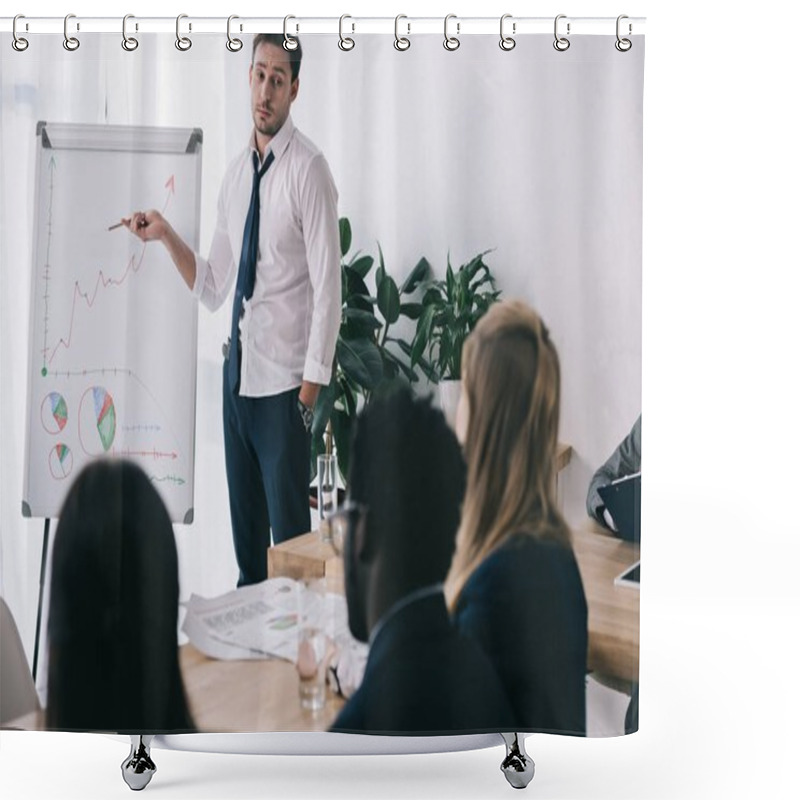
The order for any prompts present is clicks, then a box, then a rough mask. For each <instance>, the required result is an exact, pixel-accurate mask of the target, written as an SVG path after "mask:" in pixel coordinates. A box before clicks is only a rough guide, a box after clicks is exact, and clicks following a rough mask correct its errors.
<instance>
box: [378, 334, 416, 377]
mask: <svg viewBox="0 0 800 800" xmlns="http://www.w3.org/2000/svg"><path fill="white" fill-rule="evenodd" d="M403 344H405V342H403ZM383 357H384V358H385V359H388V360H389V361H391V362H392V364H393V365H394V366H395V367H396V368H397V369H399V370H400V371H401V372H402V373H403V375H405V376H406V383H416V382H417V381H418V380H419V375H417V373H416V372H414V370H413V369H411V367H409V366H408V364H404V363H403V362H402V361H401V360H400V359H399V358H398V357H397V356H396V355H395V354H394V353H390V352H389V351H388V350H384V351H383ZM395 374H397V370H395Z"/></svg>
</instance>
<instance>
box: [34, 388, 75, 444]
mask: <svg viewBox="0 0 800 800" xmlns="http://www.w3.org/2000/svg"><path fill="white" fill-rule="evenodd" d="M40 414H41V418H42V426H43V427H44V429H45V430H46V431H47V432H48V433H52V434H57V433H61V431H63V430H64V428H65V427H66V424H67V422H68V421H69V411H68V410H67V401H66V400H65V399H64V397H63V396H62V395H61V394H59V393H58V392H50V394H48V395H47V397H45V398H44V400H42V407H41V410H40Z"/></svg>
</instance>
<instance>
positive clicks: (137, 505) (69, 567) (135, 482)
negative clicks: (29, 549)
mask: <svg viewBox="0 0 800 800" xmlns="http://www.w3.org/2000/svg"><path fill="white" fill-rule="evenodd" d="M178 597H179V590H178V554H177V550H176V547H175V536H174V533H173V530H172V523H171V522H170V519H169V515H168V513H167V509H166V507H165V506H164V503H163V501H162V499H161V497H160V495H159V494H158V492H157V491H156V489H155V488H154V486H153V484H152V483H151V481H150V479H149V478H148V477H147V475H145V473H144V472H143V471H142V470H141V469H140V468H139V467H138V466H136V465H135V464H133V463H131V462H128V461H120V460H111V459H100V460H97V461H94V462H93V463H91V464H90V465H89V466H87V467H86V468H85V469H84V470H83V471H82V472H81V473H80V475H78V477H77V478H76V479H75V482H74V483H73V485H72V487H71V488H70V490H69V493H68V494H67V497H66V500H65V501H64V505H63V507H62V509H61V514H60V517H59V522H58V528H57V530H56V536H55V542H54V544H53V570H52V582H51V590H50V613H49V623H48V641H49V668H48V692H47V696H48V699H47V709H46V725H47V728H49V729H51V730H68V731H96V730H102V731H113V732H118V733H135V734H145V733H159V732H166V733H170V732H176V731H191V730H193V729H194V724H193V722H192V718H191V715H190V713H189V710H188V707H187V702H186V695H185V692H184V687H183V681H182V679H181V672H180V667H179V664H178Z"/></svg>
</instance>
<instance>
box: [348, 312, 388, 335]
mask: <svg viewBox="0 0 800 800" xmlns="http://www.w3.org/2000/svg"><path fill="white" fill-rule="evenodd" d="M342 317H343V319H345V320H347V321H348V322H352V323H355V325H354V326H353V327H354V328H355V329H357V330H362V331H363V335H368V334H369V332H370V331H377V330H380V329H381V328H382V327H383V326H382V325H381V323H380V320H378V319H376V318H375V315H374V314H373V313H372V309H371V307H370V310H369V311H365V310H364V309H363V308H346V309H345V310H344V311H343V312H342Z"/></svg>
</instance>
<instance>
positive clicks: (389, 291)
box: [378, 273, 400, 325]
mask: <svg viewBox="0 0 800 800" xmlns="http://www.w3.org/2000/svg"><path fill="white" fill-rule="evenodd" d="M378 308H379V309H380V312H381V314H383V318H384V319H385V320H386V322H387V324H389V325H391V324H393V323H395V322H397V320H398V319H399V317H400V293H399V291H398V290H397V284H396V283H395V282H394V278H392V276H391V275H386V274H385V273H384V275H383V279H382V280H381V282H380V284H378Z"/></svg>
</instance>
